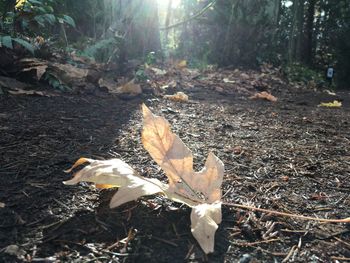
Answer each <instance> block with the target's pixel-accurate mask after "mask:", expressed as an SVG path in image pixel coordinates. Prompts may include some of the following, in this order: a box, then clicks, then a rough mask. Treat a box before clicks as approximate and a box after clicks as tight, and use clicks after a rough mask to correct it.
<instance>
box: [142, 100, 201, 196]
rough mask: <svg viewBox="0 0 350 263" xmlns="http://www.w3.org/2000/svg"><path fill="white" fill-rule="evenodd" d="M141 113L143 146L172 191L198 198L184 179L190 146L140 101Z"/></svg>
mask: <svg viewBox="0 0 350 263" xmlns="http://www.w3.org/2000/svg"><path fill="white" fill-rule="evenodd" d="M142 112H143V130H142V144H143V147H144V148H145V149H146V150H147V151H148V153H149V154H150V155H151V156H152V158H153V160H154V161H155V162H156V163H157V164H158V165H159V166H160V167H161V168H162V169H163V170H164V172H165V173H166V175H167V177H168V179H169V185H170V189H171V190H172V191H173V192H177V193H179V194H181V195H184V196H187V197H189V198H194V200H198V196H197V195H196V193H195V192H194V190H193V189H192V188H191V187H190V185H189V182H188V181H189V180H191V177H192V174H193V156H192V153H191V151H190V149H188V148H187V146H186V145H185V144H184V143H183V142H182V141H181V139H180V138H179V137H178V136H177V135H175V134H174V133H172V132H171V130H170V125H169V123H168V121H167V120H166V119H164V118H162V117H158V116H155V115H153V114H152V112H151V111H150V110H149V108H147V106H146V105H144V104H143V105H142Z"/></svg>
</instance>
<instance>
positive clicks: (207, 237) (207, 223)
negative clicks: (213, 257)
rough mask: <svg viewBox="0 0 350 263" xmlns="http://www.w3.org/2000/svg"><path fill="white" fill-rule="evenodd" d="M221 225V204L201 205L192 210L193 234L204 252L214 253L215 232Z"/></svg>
mask: <svg viewBox="0 0 350 263" xmlns="http://www.w3.org/2000/svg"><path fill="white" fill-rule="evenodd" d="M220 223H221V203H220V202H218V203H214V204H200V205H198V206H195V207H193V208H192V212H191V232H192V235H193V236H194V237H195V238H196V240H197V241H198V243H199V244H201V247H202V249H203V251H204V252H205V253H206V254H208V253H211V252H213V251H214V241H215V232H216V230H217V229H218V224H220Z"/></svg>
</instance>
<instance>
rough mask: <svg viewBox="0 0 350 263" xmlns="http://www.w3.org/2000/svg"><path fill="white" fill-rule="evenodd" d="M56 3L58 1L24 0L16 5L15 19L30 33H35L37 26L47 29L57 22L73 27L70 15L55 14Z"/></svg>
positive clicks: (73, 23)
mask: <svg viewBox="0 0 350 263" xmlns="http://www.w3.org/2000/svg"><path fill="white" fill-rule="evenodd" d="M57 4H59V3H57V1H54V0H26V1H24V2H23V3H22V4H21V5H17V11H16V13H15V16H16V17H15V20H16V21H17V23H19V24H20V26H21V27H22V30H26V31H28V32H32V33H35V31H36V30H37V29H38V28H40V29H47V28H49V27H50V26H53V25H55V24H57V23H62V24H63V23H66V24H67V25H70V26H73V27H75V22H74V20H73V18H72V17H70V16H67V15H59V14H57V12H56V11H55V9H56V5H57Z"/></svg>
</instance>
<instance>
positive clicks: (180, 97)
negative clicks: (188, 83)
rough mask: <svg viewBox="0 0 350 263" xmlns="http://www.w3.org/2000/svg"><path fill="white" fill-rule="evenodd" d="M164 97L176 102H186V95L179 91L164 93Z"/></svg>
mask: <svg viewBox="0 0 350 263" xmlns="http://www.w3.org/2000/svg"><path fill="white" fill-rule="evenodd" d="M164 98H166V99H169V100H172V101H177V102H188V96H187V95H186V94H185V93H184V92H181V91H179V92H176V93H175V94H173V95H165V96H164Z"/></svg>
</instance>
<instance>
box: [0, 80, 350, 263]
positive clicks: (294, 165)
mask: <svg viewBox="0 0 350 263" xmlns="http://www.w3.org/2000/svg"><path fill="white" fill-rule="evenodd" d="M272 91H273V94H274V95H275V96H277V97H278V101H277V102H275V103H273V102H269V101H263V100H251V99H249V97H248V96H246V95H245V94H240V93H234V92H232V93H231V94H220V93H218V92H216V91H215V90H213V89H206V88H205V87H201V88H199V89H198V88H196V89H193V90H192V91H191V89H189V90H187V91H186V93H187V94H188V95H189V97H190V101H189V102H188V103H180V102H173V101H169V100H165V99H163V98H159V97H154V96H152V95H142V96H140V97H136V98H134V99H130V100H122V99H119V98H118V97H115V96H112V95H105V96H99V95H72V94H71V95H69V94H63V95H60V96H53V97H42V96H13V95H2V96H0V123H1V126H0V130H1V136H0V164H1V166H0V177H1V183H0V202H3V203H5V205H6V206H5V207H4V208H0V261H1V262H205V261H209V262H241V263H248V262H345V261H349V258H350V225H349V224H321V223H318V222H313V221H302V220H299V219H293V218H285V217H278V216H274V215H271V214H267V213H261V212H251V211H243V210H239V209H235V208H232V207H227V206H224V207H223V222H222V223H221V225H220V227H219V229H218V231H217V233H216V246H215V252H214V253H213V254H211V255H208V256H206V255H204V254H203V252H202V251H201V250H200V248H199V246H198V244H197V243H196V241H195V239H194V238H193V237H192V236H191V231H190V220H189V216H190V208H187V207H185V206H181V205H179V204H175V203H171V202H169V201H167V200H164V199H162V198H161V197H159V196H152V197H150V198H141V199H140V200H138V201H135V202H131V203H128V204H125V205H123V206H121V207H119V208H116V209H112V210H111V209H109V208H108V201H109V199H110V198H111V196H112V195H113V193H114V192H115V190H114V189H108V190H98V189H95V188H94V187H92V186H91V185H89V184H79V185H77V186H66V185H63V184H62V181H64V180H67V179H69V178H70V177H71V176H72V175H70V174H65V173H64V172H63V170H65V169H67V168H69V167H70V166H71V165H72V164H73V163H74V162H75V161H76V160H77V159H78V158H79V157H82V156H84V157H90V158H97V159H108V158H122V159H123V160H124V161H126V162H127V163H129V164H130V165H131V166H133V167H134V168H135V169H136V170H138V171H139V172H140V173H141V174H142V175H144V176H147V177H156V178H159V179H161V180H164V181H165V176H164V174H163V173H162V171H161V170H160V169H159V168H158V167H157V165H156V164H155V163H154V162H153V161H152V159H151V158H150V156H149V155H148V153H147V152H146V151H145V150H144V149H143V148H142V144H141V139H140V132H141V126H142V119H141V113H140V105H141V103H146V104H147V105H148V106H149V107H150V108H151V109H152V111H153V112H154V113H155V114H157V115H162V116H164V117H165V118H166V119H168V121H169V122H170V123H171V125H172V129H173V131H174V132H175V133H176V134H178V135H179V136H180V138H182V139H183V141H184V142H185V143H186V144H187V146H188V147H189V148H190V149H191V150H192V151H193V155H194V158H195V168H196V169H197V170H199V169H201V167H202V166H203V165H204V162H205V159H206V156H207V154H208V152H209V151H213V152H214V153H215V154H216V155H217V156H218V157H219V158H220V159H221V160H222V161H223V162H224V164H225V177H224V183H223V186H222V188H223V193H224V198H223V200H224V201H225V202H231V203H239V204H247V205H252V206H256V207H262V208H268V209H272V210H277V211H283V212H288V213H295V214H303V215H309V216H313V217H320V218H346V217H349V212H350V210H349V207H350V194H349V193H350V182H349V176H350V153H349V146H350V114H349V113H350V104H349V101H350V95H349V92H345V91H344V92H338V97H339V98H340V99H342V101H343V106H342V107H341V108H337V109H331V108H322V107H317V105H318V104H319V103H320V102H324V101H332V100H333V97H332V96H330V95H328V94H326V93H324V92H321V91H313V90H308V89H296V88H295V89H294V88H293V87H292V86H283V85H281V84H279V85H277V86H275V87H273V89H272ZM337 260H338V261H337Z"/></svg>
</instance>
